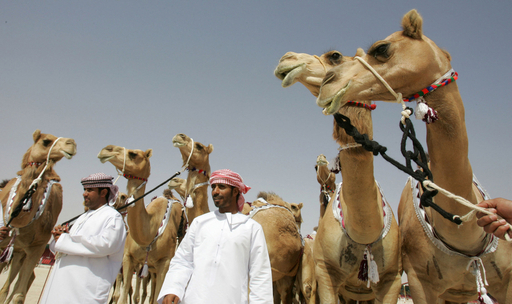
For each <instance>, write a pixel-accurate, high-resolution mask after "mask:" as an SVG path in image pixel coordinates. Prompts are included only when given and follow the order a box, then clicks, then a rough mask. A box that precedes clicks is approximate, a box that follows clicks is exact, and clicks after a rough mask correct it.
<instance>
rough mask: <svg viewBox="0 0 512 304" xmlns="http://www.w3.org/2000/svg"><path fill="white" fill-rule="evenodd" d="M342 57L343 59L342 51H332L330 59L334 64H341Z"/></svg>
mask: <svg viewBox="0 0 512 304" xmlns="http://www.w3.org/2000/svg"><path fill="white" fill-rule="evenodd" d="M341 59H342V56H341V53H340V52H337V51H334V52H332V54H331V56H330V57H329V61H330V62H331V64H332V65H338V64H340V63H341V62H340V61H341Z"/></svg>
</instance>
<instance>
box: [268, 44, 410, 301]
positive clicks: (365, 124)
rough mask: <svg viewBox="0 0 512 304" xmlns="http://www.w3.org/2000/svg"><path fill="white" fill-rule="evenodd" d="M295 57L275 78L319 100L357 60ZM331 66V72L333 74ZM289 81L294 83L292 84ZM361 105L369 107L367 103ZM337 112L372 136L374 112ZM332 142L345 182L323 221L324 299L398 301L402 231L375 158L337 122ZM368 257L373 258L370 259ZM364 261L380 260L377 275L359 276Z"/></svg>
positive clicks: (319, 266) (318, 245)
mask: <svg viewBox="0 0 512 304" xmlns="http://www.w3.org/2000/svg"><path fill="white" fill-rule="evenodd" d="M296 54H297V53H293V52H289V53H286V54H285V55H284V56H283V57H282V58H281V59H280V61H279V64H278V66H277V67H276V69H275V71H276V72H275V74H276V75H279V76H281V77H279V76H278V78H280V79H283V78H284V80H283V86H286V85H285V83H284V82H285V80H286V79H287V78H289V77H292V76H293V77H294V79H296V80H297V81H298V82H300V83H302V84H304V85H305V86H306V88H308V89H309V90H310V92H311V93H312V94H313V95H315V96H316V95H317V94H320V95H321V94H323V92H324V91H325V90H324V86H325V80H324V78H327V76H328V75H329V73H330V72H329V71H330V70H332V69H334V68H336V66H340V65H343V63H344V62H346V61H352V60H353V59H352V58H351V57H346V56H341V54H340V53H339V52H337V51H331V52H328V53H325V54H323V55H322V56H314V55H307V54H299V55H300V56H298V55H296ZM333 54H335V59H336V60H334V61H333V60H331V59H330V58H332V56H333ZM327 67H332V68H331V69H330V70H328V69H327ZM296 70H299V71H296ZM312 71H314V72H315V77H311V76H310V77H308V76H307V74H311V73H313V72H312ZM322 71H323V73H324V74H323V75H324V76H325V77H324V78H322V79H323V80H322V81H318V80H317V79H318V78H321V77H322ZM304 73H306V75H303V74H304ZM290 74H291V75H292V76H289V75H290ZM290 82H291V83H293V80H290ZM319 86H320V87H319ZM320 95H319V96H320ZM358 100H361V99H358ZM362 103H364V104H366V105H367V106H368V107H369V102H368V101H363V102H362ZM338 111H339V113H341V114H344V115H346V116H348V117H350V119H351V120H352V122H353V124H355V125H356V126H357V127H358V129H359V130H360V132H362V133H366V134H369V136H370V137H371V136H372V132H373V127H372V119H371V113H370V110H369V109H367V108H365V107H354V106H347V107H342V108H338ZM330 114H333V113H330ZM333 138H334V139H335V140H336V141H337V142H338V144H339V145H340V146H341V148H340V149H341V151H340V153H339V161H340V167H341V168H343V170H342V171H341V173H342V178H343V183H342V184H341V187H339V188H340V190H339V193H337V194H336V195H334V196H333V197H332V198H331V200H330V202H329V204H328V205H327V208H326V210H329V212H326V213H325V214H324V216H323V217H322V218H321V220H320V222H319V226H318V231H317V235H316V239H315V242H314V250H313V251H314V259H315V262H316V268H315V275H316V280H317V284H318V289H317V292H318V295H319V298H320V300H321V302H322V303H336V301H337V299H338V297H340V298H341V299H343V300H345V299H346V300H347V301H348V299H351V300H355V301H371V300H374V301H375V302H376V303H391V302H393V301H395V302H396V300H397V298H398V295H399V292H400V287H401V273H402V264H401V258H400V239H399V229H398V225H397V222H396V220H395V218H394V215H393V212H392V211H391V209H390V208H389V205H387V204H384V203H383V196H382V195H381V192H380V189H379V187H378V184H377V182H376V181H375V178H374V173H373V155H372V154H371V153H370V152H368V151H365V150H364V149H363V148H361V147H353V146H354V140H353V139H352V138H351V137H349V136H348V135H347V134H346V133H345V131H344V130H343V129H341V128H340V127H339V126H338V125H337V123H336V122H335V121H334V127H333ZM337 197H339V199H337ZM337 206H338V208H337ZM385 206H387V208H386V210H387V215H388V218H389V221H388V222H387V223H386V222H385V221H384V220H385V218H384V216H383V208H384V207H385ZM335 212H336V213H338V214H339V212H341V213H342V214H343V223H344V227H342V226H341V225H340V220H341V219H337V218H339V216H338V214H336V215H335ZM383 227H384V228H383ZM370 250H371V253H369V251H370ZM369 255H372V256H373V259H370V258H368V256H369ZM363 260H364V261H365V262H366V263H367V264H368V265H372V264H374V263H373V262H375V264H376V265H377V269H378V276H375V274H374V275H373V276H370V275H368V277H365V276H364V275H363V276H361V279H362V280H361V279H360V278H359V274H360V271H361V267H360V266H361V262H362V261H363ZM372 260H373V262H372ZM372 269H375V267H372ZM372 277H373V279H372V280H370V278H372ZM377 278H378V279H377ZM369 282H371V283H369ZM368 285H369V286H368Z"/></svg>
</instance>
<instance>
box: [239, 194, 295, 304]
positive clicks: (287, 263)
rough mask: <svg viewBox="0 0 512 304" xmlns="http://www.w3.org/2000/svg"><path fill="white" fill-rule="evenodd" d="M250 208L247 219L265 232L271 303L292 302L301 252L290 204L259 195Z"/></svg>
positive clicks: (279, 199)
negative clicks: (270, 275) (270, 279)
mask: <svg viewBox="0 0 512 304" xmlns="http://www.w3.org/2000/svg"><path fill="white" fill-rule="evenodd" d="M252 206H253V208H254V209H253V210H252V211H251V212H250V213H249V216H250V217H252V218H253V219H254V220H255V221H257V222H258V223H260V225H261V226H262V227H263V232H264V233H265V240H266V242H267V248H268V254H269V257H270V264H271V267H272V282H274V287H275V290H274V295H275V296H274V303H283V304H288V303H292V302H291V301H292V297H293V294H292V288H293V283H294V282H295V276H296V274H297V270H298V268H299V264H300V259H301V251H302V241H301V236H300V232H299V227H298V226H297V224H296V223H297V220H296V214H293V212H292V207H291V206H290V204H289V203H287V202H285V201H283V200H282V199H281V198H280V197H279V196H278V195H276V194H275V193H267V192H260V193H259V194H258V200H256V201H254V202H253V204H252ZM301 207H302V206H301ZM299 210H300V208H299ZM277 294H278V295H277Z"/></svg>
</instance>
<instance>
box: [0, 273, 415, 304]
mask: <svg viewBox="0 0 512 304" xmlns="http://www.w3.org/2000/svg"><path fill="white" fill-rule="evenodd" d="M49 271H50V266H46V265H41V266H37V267H36V268H35V272H36V279H35V280H34V283H32V286H31V287H30V289H29V291H28V294H27V299H26V300H25V303H26V304H36V303H38V301H39V297H40V296H41V292H42V291H43V287H44V283H45V281H46V277H47V276H48V272H49ZM7 274H8V273H7V272H4V273H2V274H0V284H2V285H3V284H4V283H5V281H6V280H7ZM132 286H135V278H134V279H133V284H132ZM12 287H14V284H12V285H11V289H12ZM148 292H149V291H148ZM412 303H413V302H412V300H406V299H399V300H398V304H412ZM144 304H149V298H147V299H146V301H144Z"/></svg>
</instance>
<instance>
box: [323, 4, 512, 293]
mask: <svg viewBox="0 0 512 304" xmlns="http://www.w3.org/2000/svg"><path fill="white" fill-rule="evenodd" d="M422 23H423V19H422V17H421V16H420V15H419V14H418V12H417V11H416V10H412V11H410V12H408V13H407V14H406V15H405V16H404V17H403V19H402V28H403V30H402V31H398V32H395V33H393V34H391V35H390V36H388V37H386V38H385V39H383V40H379V41H377V42H376V43H374V44H373V45H372V46H371V47H370V49H369V50H368V52H367V54H364V52H362V51H358V53H360V58H361V59H363V60H364V61H365V62H367V64H369V66H371V67H372V68H373V69H374V70H375V71H376V73H378V74H379V75H380V76H381V77H382V78H383V79H384V80H385V81H386V82H387V83H388V85H389V86H390V87H391V88H392V89H393V90H394V91H395V94H396V92H398V93H401V94H402V95H403V96H404V97H407V98H409V97H410V96H414V94H416V93H418V92H420V91H423V90H424V89H425V88H427V87H429V86H431V85H432V84H433V83H434V82H436V83H439V82H443V81H442V80H443V78H445V79H447V80H448V81H446V82H445V83H447V84H446V85H439V87H438V88H437V89H435V90H433V91H432V90H430V89H426V91H431V92H429V93H427V94H426V95H425V96H424V97H423V98H424V99H423V101H422V100H421V99H419V100H418V102H419V104H418V107H417V108H416V112H417V114H418V112H419V113H422V114H426V116H423V117H422V118H424V119H425V120H426V121H427V122H429V123H427V125H426V128H427V146H428V152H429V155H430V169H431V172H432V176H433V181H434V182H435V183H436V184H437V185H438V186H439V187H441V188H443V189H446V190H448V191H449V192H451V193H453V194H455V195H458V196H460V197H463V198H465V199H466V200H468V201H469V202H471V203H473V204H476V203H478V202H480V201H481V200H482V199H483V195H482V193H480V191H479V190H478V189H477V187H476V186H475V184H474V183H473V172H472V169H471V164H470V162H469V158H468V138H467V132H466V125H465V119H464V105H463V103H462V99H461V96H460V93H459V89H458V86H457V84H456V82H454V81H453V80H454V79H455V78H454V77H456V73H454V72H453V70H452V67H451V64H450V60H451V57H450V55H449V54H448V53H447V52H446V51H443V50H442V49H440V48H439V47H438V46H437V45H436V44H435V43H434V42H433V41H432V40H430V39H429V38H427V37H426V36H424V35H423V30H422ZM362 63H363V62H360V61H359V59H357V60H354V61H349V62H345V63H343V64H342V65H340V66H338V67H336V68H334V69H332V70H331V71H330V72H329V73H328V75H327V76H326V78H325V80H324V86H323V87H322V89H321V92H322V94H321V96H319V98H318V100H317V103H318V104H319V105H321V106H323V107H324V108H325V109H326V110H324V111H325V112H326V113H332V112H336V111H337V108H338V107H339V106H341V105H343V104H344V103H345V102H346V101H347V100H384V101H394V100H395V99H396V98H395V97H394V96H393V94H392V93H390V92H389V91H388V90H387V89H386V88H385V86H384V85H383V84H382V83H381V82H380V81H379V80H377V79H376V77H375V76H374V74H372V72H370V70H369V69H368V68H367V67H366V66H365V65H363V64H362ZM436 79H437V80H438V81H439V82H438V81H436ZM450 82H451V83H450ZM436 87H437V86H436ZM432 88H433V87H432ZM418 95H420V94H418ZM421 95H423V94H421ZM333 96H334V98H333ZM428 107H429V108H430V109H428V111H424V110H422V108H428ZM436 116H437V117H436ZM436 118H438V120H437V121H436V120H435V119H436ZM412 188H414V185H413V184H412V183H411V182H410V181H409V182H408V183H407V185H406V188H405V189H404V191H403V193H402V196H401V201H400V205H399V211H398V212H399V218H400V229H401V234H402V238H403V240H402V244H403V248H402V252H403V263H404V269H405V271H406V272H407V275H408V278H409V286H410V289H411V294H412V297H413V300H414V302H415V303H435V302H436V301H437V299H438V297H439V298H441V299H442V300H441V301H443V300H444V301H450V302H468V301H473V300H476V299H477V298H478V297H481V298H482V299H481V300H484V298H485V291H486V290H484V289H483V285H485V278H486V279H487V282H488V283H489V285H488V286H486V287H485V288H486V289H487V291H489V293H490V294H492V296H494V297H495V298H496V299H497V300H498V301H499V303H510V302H512V288H511V287H510V284H511V283H510V276H511V270H512V268H511V267H510V265H512V255H511V254H510V252H512V244H510V243H507V242H506V241H501V240H500V241H499V242H498V243H497V241H496V240H493V237H492V236H491V235H487V234H486V233H485V232H484V231H483V229H482V228H480V227H479V226H478V225H477V224H476V219H475V218H473V219H470V220H469V221H467V222H465V223H464V224H463V225H462V226H457V225H456V224H454V223H452V222H450V221H448V220H446V219H444V218H443V217H441V216H440V215H439V214H437V213H436V212H433V211H432V210H430V209H431V208H427V209H426V210H423V209H421V208H419V206H418V205H415V204H413V201H416V193H415V195H414V197H413V190H412ZM435 203H436V204H437V205H439V206H440V207H441V208H443V209H444V210H446V211H448V212H450V213H453V214H458V215H465V214H467V213H468V212H469V211H470V208H468V207H466V206H463V205H460V204H459V203H457V202H455V201H454V200H452V199H450V198H448V197H446V196H444V195H442V194H438V195H437V196H436V197H435ZM421 210H423V211H421ZM422 212H423V213H422ZM426 218H427V219H428V220H426ZM423 226H425V229H424V228H423ZM429 226H430V227H432V228H433V230H432V229H427V228H428V227H429ZM433 231H435V236H434V232H433ZM498 244H499V245H498ZM496 246H497V248H496ZM482 266H483V267H484V268H485V272H484V271H483V270H482ZM474 274H476V275H474ZM480 280H481V281H480ZM478 281H480V282H478Z"/></svg>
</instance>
